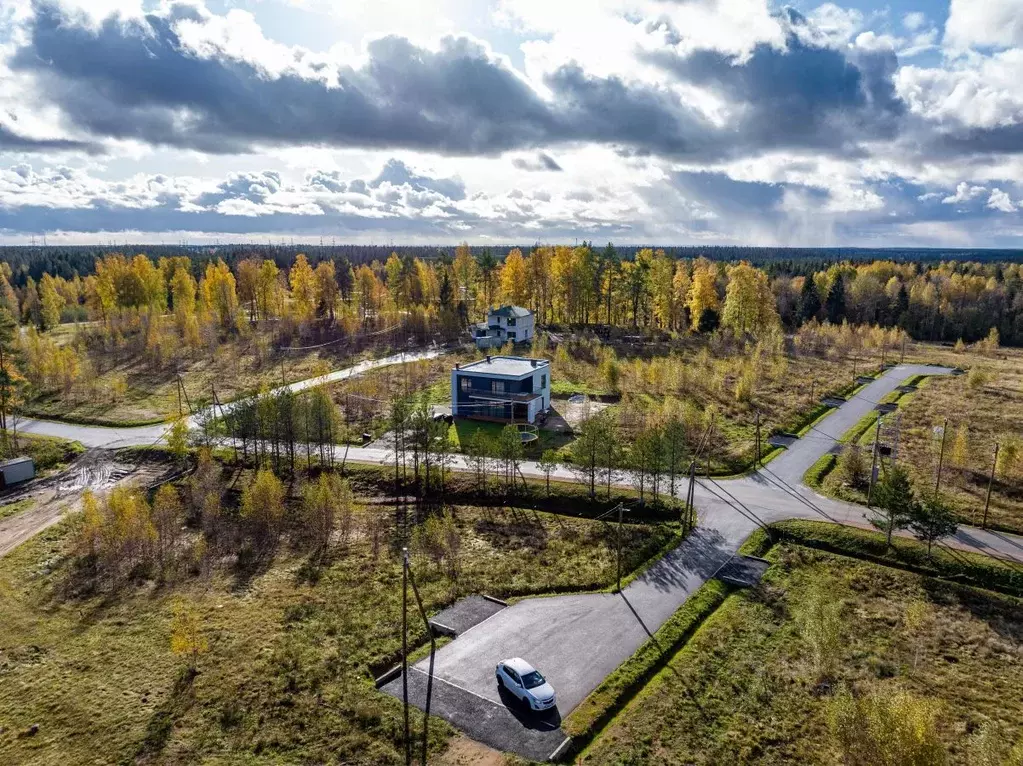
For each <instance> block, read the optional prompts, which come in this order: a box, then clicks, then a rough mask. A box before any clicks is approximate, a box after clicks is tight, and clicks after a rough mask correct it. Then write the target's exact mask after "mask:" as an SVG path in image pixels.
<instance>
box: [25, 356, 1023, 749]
mask: <svg viewBox="0 0 1023 766" xmlns="http://www.w3.org/2000/svg"><path fill="white" fill-rule="evenodd" d="M440 353H442V352H440V351H439V350H438V351H428V352H423V353H419V354H406V355H401V356H398V357H388V358H387V359H381V360H377V361H375V362H364V363H362V364H360V365H357V366H355V367H351V368H348V369H346V370H340V371H338V372H334V373H331V374H330V375H326V376H323V377H321V378H317V379H313V380H310V381H303V382H302V383H297V384H294V385H292V386H289V388H291V389H292V390H301V389H303V388H308V387H311V386H315V385H320V384H322V383H327V382H332V381H335V380H343V379H345V378H348V377H351V376H353V375H357V374H359V373H360V372H363V371H365V370H368V369H372V368H373V367H379V366H382V365H384V364H393V363H397V362H401V361H409V360H411V359H423V358H430V357H432V356H437V355H438V354H440ZM947 372H948V370H946V369H944V368H936V367H928V366H923V365H900V366H898V367H894V368H892V369H890V370H888V371H887V372H886V373H885V374H884V375H882V376H881V377H880V378H878V379H877V380H875V381H874V382H873V383H870V384H868V385H867V386H866V387H864V388H863V389H861V390H860V391H859V392H858V393H857V394H856V395H855V396H853V397H851V398H850V399H849V401H847V402H846V403H844V404H843V405H842V406H841V407H839V408H838V409H837V410H835V411H834V412H832V413H831V414H830V415H828V416H827V417H826V418H824V419H823V420H822V421H820V422H819V423H818V424H816V425H815V426H814V427H813V428H812V429H811V430H810V431H809V433H808V434H807V435H806V436H804V437H803V438H802V439H799V440H798V441H796V442H795V443H794V444H792V445H791V446H790V447H789V448H788V449H787V450H786V451H785V452H783V453H782V454H781V455H780V456H779V457H777V458H776V459H775V460H773V461H772V462H770V463H769V464H768V465H767V466H765V467H763V468H761V469H760V470H759V471H757V472H755V473H753V474H752V475H749V476H746V477H743V478H738V479H729V480H708V479H701V480H699V481H698V486H697V488H696V505H697V508H698V511H699V516H700V522H699V526H698V527H697V529H696V531H695V532H694V533H693V534H692V535H691V536H690V537H689V538H687V539H686V540H685V541H684V542H683V543H682V544H681V545H680V546H679V547H678V548H676V549H675V550H674V551H672V552H671V553H669V554H668V555H667V556H665V557H664V558H663V559H661V560H660V561H658V562H657V563H656V564H654V565H653V566H652V567H650V569H649V570H647V571H646V572H645V573H644V574H642V575H641V576H639V577H638V578H636V579H635V580H634V581H633V582H632V583H631V584H630V585H629V586H627V587H626V588H625V589H624V591H623V592H622V593H621V594H582V595H570V596H558V597H552V598H530V599H525V600H523V601H519V602H517V603H516V604H514V605H512V606H510V607H508V608H507V609H503V610H501V611H500V612H498V613H497V614H495V615H494V616H492V617H490V618H489V619H487V620H486V621H485V623H481V624H480V625H478V626H476V627H474V628H470V629H469V630H468V631H466V632H464V633H462V634H461V635H460V636H459V637H458V639H457V640H455V641H452V642H451V643H450V644H447V645H446V646H444V647H442V648H441V649H440V650H439V651H438V653H437V656H436V666H435V674H436V678H437V679H438V684H439V687H440V688H441V689H442V690H443V688H444V687H445V686H447V687H448V688H449V689H450V690H451V691H452V692H454V693H457V694H462V695H469V696H468V697H465V698H466V699H471V700H474V701H475V702H474V703H473V704H475V705H483V706H484V707H486V706H487V705H488V704H489V705H491V706H493V711H492V712H493V713H494V715H495V716H499V714H501V711H503V710H504V706H503V703H502V701H501V698H500V696H499V695H498V693H497V688H496V686H495V684H494V679H493V668H494V665H495V664H496V663H497V662H498V661H499V660H501V659H504V658H506V657H512V656H522V657H526V658H528V659H529V660H530V662H532V663H533V664H534V665H535V666H537V667H539V668H542V669H543V670H544V672H545V674H546V675H547V676H548V678H549V680H550V681H551V683H552V684H553V685H554V687H555V688H556V689H557V690H558V697H559V704H558V708H559V710H560V711H561V712H562V713H567V712H569V711H571V710H572V709H573V708H575V707H576V705H578V704H579V703H580V702H581V701H582V700H583V699H584V698H585V697H586V696H587V695H588V694H589V693H590V692H591V691H593V689H595V688H596V687H597V685H598V684H599V683H600V682H601V681H602V680H603V679H604V678H605V677H606V676H607V675H608V674H610V673H611V671H613V670H614V669H615V668H616V667H617V666H618V665H620V664H621V663H622V662H623V661H624V660H626V659H627V658H628V657H630V656H631V655H632V654H633V653H634V652H635V651H636V650H637V649H638V648H639V647H640V646H641V645H642V644H643V643H644V642H645V641H646V640H647V639H648V638H649V637H650V636H651V635H652V634H653V633H654V632H656V630H657V629H658V628H659V627H660V626H661V625H662V624H663V623H664V622H665V621H666V620H667V619H668V618H669V617H670V616H671V615H672V614H673V613H674V612H675V611H676V610H677V609H678V608H679V607H680V606H681V605H682V604H683V603H685V601H686V599H688V598H689V596H690V594H692V593H693V592H694V591H695V590H696V589H698V588H699V587H700V586H701V585H702V584H703V583H704V582H706V581H707V580H708V579H710V578H711V577H713V576H714V574H715V573H716V572H717V571H718V570H719V569H720V568H721V567H722V566H724V564H725V563H727V562H728V561H729V559H731V558H732V557H733V556H734V555H735V554H736V552H737V550H738V548H739V546H740V545H741V544H742V543H743V541H744V540H745V539H746V538H747V537H748V536H749V535H750V534H751V533H752V532H753V531H754V530H755V529H756V528H757V526H759V525H766V524H770V523H772V522H775V521H782V520H785V519H794V518H795V519H817V520H823V521H831V522H835V523H840V524H851V525H856V526H867V522H866V519H865V509H864V508H863V507H862V506H858V505H853V504H851V503H844V502H840V501H837V500H833V499H830V498H825V497H823V496H821V495H819V494H817V493H815V492H814V491H812V490H811V489H809V488H808V487H806V486H805V485H803V483H802V477H803V474H804V473H805V472H806V470H807V469H808V468H809V467H810V466H811V465H813V463H814V462H816V460H817V459H818V458H820V457H821V456H822V455H823V454H825V453H826V452H827V451H828V450H830V449H831V448H832V446H834V444H835V443H836V442H837V440H838V439H839V438H840V437H841V436H842V435H843V434H844V433H845V432H846V431H848V430H849V429H850V428H851V427H852V426H853V425H855V424H856V423H857V422H858V421H859V420H860V418H862V417H863V416H864V415H866V414H867V413H869V412H870V411H872V410H873V409H874V407H875V405H876V404H877V403H878V402H880V400H881V399H882V397H884V396H885V395H886V394H888V393H890V392H892V391H894V390H895V389H896V388H897V387H898V386H899V385H900V384H901V382H902V381H903V380H905V379H906V378H908V377H910V376H912V375H919V374H925V375H939V374H945V373H947ZM165 428H166V427H165V426H155V427H147V428H131V429H108V428H96V427H89V426H72V425H66V424H62V423H52V422H45V421H30V422H28V423H26V425H25V427H24V428H23V430H25V431H28V432H32V433H40V434H46V435H52V436H61V437H65V438H72V439H78V440H80V441H82V442H83V443H85V444H87V445H89V446H111V447H120V446H124V445H127V444H148V443H152V442H156V441H159V440H160V438H161V437H162V436H163V433H164V429H165ZM388 457H389V456H388V452H387V451H386V450H383V449H372V448H361V447H351V448H350V449H349V450H348V460H351V461H353V462H365V463H378V464H386V463H388V462H389V460H388ZM391 459H393V455H392V456H391ZM452 468H454V469H455V470H468V466H467V464H466V463H465V461H464V460H462V459H461V458H459V457H456V458H455V460H454V461H453V463H452ZM522 471H523V473H524V474H526V475H528V476H535V477H541V476H542V475H543V474H542V472H541V471H540V470H539V468H538V466H537V465H536V464H535V463H524V464H523V466H522ZM554 475H555V476H556V477H557V478H562V479H568V480H573V479H575V477H574V476H573V474H572V473H571V472H569V471H568V470H567V469H564V468H561V469H559V470H558V471H557V472H556V473H555V474H554ZM623 483H624V482H623ZM948 544H950V545H953V546H956V547H961V548H970V549H974V550H978V551H981V552H984V553H987V554H992V555H997V556H1000V557H1002V558H1006V559H1013V560H1016V561H1019V562H1021V563H1023V538H1018V537H1014V536H1011V535H1005V534H1001V533H997V532H986V531H982V530H979V529H974V528H968V527H967V528H961V529H960V530H959V532H958V533H957V534H956V536H955V537H954V538H952V539H950V540H948ZM426 663H427V660H423V661H422V662H421V663H419V665H418V666H417V668H419V669H420V670H425V668H426ZM441 714H443V712H442V713H441ZM487 715H489V713H488V714H487ZM484 717H486V716H484ZM452 720H455V721H456V723H461V722H464V720H465V719H464V718H459V717H457V716H452ZM494 720H498V718H495V719H494ZM501 727H502V728H503V729H504V730H503V731H502V734H501V737H502V740H501V741H500V742H496V741H495V742H492V744H495V745H497V746H500V747H502V748H504V749H512V750H515V749H517V750H518V751H519V752H522V753H523V754H525V755H528V756H530V757H537V756H539V755H543V753H540V752H538V751H536V750H535V749H534V750H530V747H531V746H530V745H527V744H523V745H522V746H521V747H517V746H516V744H515V742H511V743H509V742H508V741H507V734H508V732H507V730H506V729H507V726H506V725H505V724H503V723H502V724H501ZM468 728H470V729H471V728H472V727H471V726H469V727H468ZM524 731H525V729H524ZM470 733H471V734H473V736H477V737H478V738H480V739H483V740H484V741H486V740H487V738H488V734H487V732H486V731H482V732H480V731H476V732H473V731H470ZM551 733H552V734H557V729H556V728H555V729H554V730H553V731H552V732H551ZM524 736H526V735H524ZM542 746H544V747H545V746H546V743H544V744H543V745H542ZM532 747H534V748H535V747H540V745H536V744H535V743H534V745H533V746H532ZM552 749H553V748H552Z"/></svg>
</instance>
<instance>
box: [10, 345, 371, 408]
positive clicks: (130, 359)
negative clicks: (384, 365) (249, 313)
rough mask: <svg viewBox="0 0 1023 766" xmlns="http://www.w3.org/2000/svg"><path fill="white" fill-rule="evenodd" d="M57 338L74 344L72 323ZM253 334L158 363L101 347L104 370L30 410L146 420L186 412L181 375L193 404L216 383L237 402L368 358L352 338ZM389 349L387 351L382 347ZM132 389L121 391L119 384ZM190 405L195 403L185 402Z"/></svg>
mask: <svg viewBox="0 0 1023 766" xmlns="http://www.w3.org/2000/svg"><path fill="white" fill-rule="evenodd" d="M54 333H57V336H56V340H58V341H60V342H71V341H72V340H73V337H74V336H73V331H72V329H70V328H69V326H67V325H64V326H61V327H60V328H57V329H55V330H54ZM259 345H262V346H263V348H257V344H256V343H255V342H254V341H253V340H252V339H251V338H244V339H233V340H227V341H224V342H222V343H220V344H219V345H218V346H217V349H216V353H215V354H213V355H210V354H208V353H207V354H203V353H197V354H196V355H194V356H188V357H182V358H180V360H179V361H177V362H169V363H167V364H165V365H163V366H159V367H154V366H153V365H150V364H148V363H147V362H146V361H145V360H144V359H142V358H141V357H140V356H138V355H129V354H123V353H120V354H119V353H110V354H99V353H98V352H97V351H95V350H93V351H92V352H91V354H92V357H93V366H94V367H95V369H96V374H95V375H91V376H89V377H88V379H84V380H82V381H80V382H79V383H78V384H77V385H76V386H75V388H74V390H72V392H71V393H69V394H66V395H65V394H62V393H51V394H48V395H45V396H43V397H40V398H38V399H36V400H34V401H33V402H31V404H30V406H29V408H28V410H29V414H32V415H36V416H41V417H60V418H64V419H68V420H72V421H75V420H77V421H82V422H86V421H95V422H99V423H109V424H122V425H129V424H138V423H146V422H154V421H162V420H168V419H170V418H173V417H176V416H177V414H178V386H177V376H178V375H180V376H181V379H182V380H183V381H184V386H185V391H186V394H187V399H188V400H190V401H191V404H192V406H193V407H194V406H196V404H197V403H198V402H209V401H210V400H211V398H212V395H213V388H214V387H216V393H217V397H218V398H219V399H220V400H221V401H225V402H226V401H230V400H232V399H236V398H238V397H240V396H243V395H245V394H249V393H252V392H254V391H257V390H258V389H259V388H260V386H262V385H267V386H270V387H274V386H279V385H282V383H291V382H294V381H298V380H304V379H306V378H311V377H313V376H315V375H319V374H322V373H324V372H327V371H329V370H333V369H338V368H341V367H347V366H350V365H352V364H355V363H356V362H358V361H359V360H360V359H362V358H365V356H366V354H365V353H353V352H351V350H347V349H346V344H339V345H337V346H328V347H326V348H323V349H314V350H309V351H295V352H288V351H279V352H271V351H269V350H268V348H269V344H268V343H267V342H266V340H265V339H264V341H263V342H262V344H259ZM380 352H381V353H385V349H383V348H381V349H380ZM118 381H123V382H124V383H125V384H126V386H127V388H126V390H125V391H124V392H123V393H116V388H117V382H118ZM182 405H183V406H184V407H185V409H186V411H187V402H186V401H185V400H182Z"/></svg>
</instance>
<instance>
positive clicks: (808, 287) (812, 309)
mask: <svg viewBox="0 0 1023 766" xmlns="http://www.w3.org/2000/svg"><path fill="white" fill-rule="evenodd" d="M820 313H821V296H820V293H818V292H817V283H816V282H815V281H814V279H813V275H812V274H811V275H809V276H807V277H805V278H804V279H803V289H802V290H801V291H800V293H799V317H800V319H802V320H803V321H804V322H809V321H810V320H811V319H816V318H817V317H818V315H819V314H820Z"/></svg>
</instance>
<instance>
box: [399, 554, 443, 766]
mask: <svg viewBox="0 0 1023 766" xmlns="http://www.w3.org/2000/svg"><path fill="white" fill-rule="evenodd" d="M404 550H405V562H404V566H405V571H406V572H408V581H409V584H411V585H412V595H413V596H415V598H416V608H417V609H418V610H419V616H420V617H421V618H422V619H423V623H424V624H425V625H426V635H428V636H429V637H430V672H429V674H428V675H427V676H426V709H425V711H424V713H423V750H422V761H421V763H422V766H426V751H427V747H428V746H429V742H430V699H431V698H432V697H433V662H434V657H435V655H436V654H437V637H436V635H435V634H434V632H433V626H432V625H431V624H430V620H429V618H427V616H426V610H425V609H423V599H422V598H421V597H420V595H419V588H418V587H417V586H416V578H415V573H414V572H413V571H412V563H411V562H410V561H409V556H408V548H405V549H404ZM405 711H406V713H407V712H408V706H407V705H406V707H405Z"/></svg>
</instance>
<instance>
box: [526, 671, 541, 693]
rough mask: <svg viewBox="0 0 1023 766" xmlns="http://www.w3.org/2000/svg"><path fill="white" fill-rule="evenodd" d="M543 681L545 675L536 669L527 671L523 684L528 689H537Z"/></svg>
mask: <svg viewBox="0 0 1023 766" xmlns="http://www.w3.org/2000/svg"><path fill="white" fill-rule="evenodd" d="M543 683H544V680H543V676H542V675H540V674H539V673H538V672H536V671H535V670H534V671H533V672H532V673H526V675H524V676H522V685H523V686H524V687H526V688H527V689H535V688H536V687H537V686H541V685H542V684H543Z"/></svg>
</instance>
